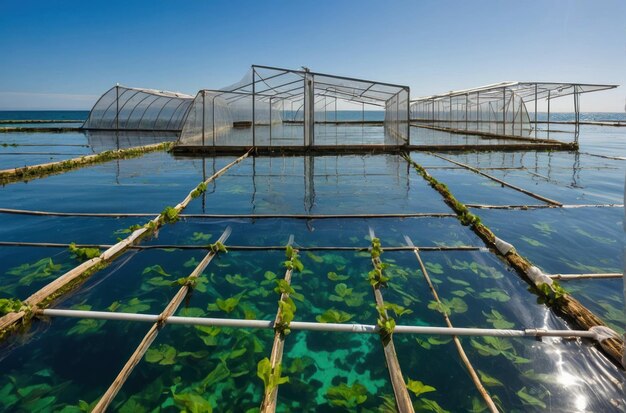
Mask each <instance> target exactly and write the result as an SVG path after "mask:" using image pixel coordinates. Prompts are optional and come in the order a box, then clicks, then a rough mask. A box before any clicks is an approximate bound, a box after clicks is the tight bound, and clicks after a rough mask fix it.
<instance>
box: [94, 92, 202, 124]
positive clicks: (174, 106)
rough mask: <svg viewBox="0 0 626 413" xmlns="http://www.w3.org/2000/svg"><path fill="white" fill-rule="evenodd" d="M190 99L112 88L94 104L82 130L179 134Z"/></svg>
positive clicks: (164, 93)
mask: <svg viewBox="0 0 626 413" xmlns="http://www.w3.org/2000/svg"><path fill="white" fill-rule="evenodd" d="M192 102H193V96H189V95H185V94H182V93H175V92H164V91H158V90H152V89H137V88H129V87H124V86H114V87H112V88H111V89H109V90H108V91H107V92H106V93H105V94H104V95H102V97H100V99H99V100H98V101H97V102H96V104H95V105H94V107H93V109H91V112H90V113H89V117H88V118H87V120H86V121H85V123H84V125H83V128H84V129H95V130H135V131H137V130H144V131H180V130H181V129H182V125H183V121H184V119H185V115H186V114H187V110H188V109H189V106H190V105H191V103H192Z"/></svg>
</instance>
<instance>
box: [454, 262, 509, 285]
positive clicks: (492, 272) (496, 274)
mask: <svg viewBox="0 0 626 413" xmlns="http://www.w3.org/2000/svg"><path fill="white" fill-rule="evenodd" d="M451 267H452V268H453V269H455V270H460V271H466V270H469V271H471V272H473V273H474V274H476V275H478V276H479V277H480V278H490V279H493V280H499V279H500V278H503V277H504V275H502V273H501V272H500V271H499V270H497V269H496V268H494V267H491V266H489V265H483V264H479V263H477V262H468V261H463V260H457V259H455V260H454V264H451Z"/></svg>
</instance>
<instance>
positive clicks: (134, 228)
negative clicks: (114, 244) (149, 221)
mask: <svg viewBox="0 0 626 413" xmlns="http://www.w3.org/2000/svg"><path fill="white" fill-rule="evenodd" d="M142 227H143V226H142V225H139V224H133V225H131V226H130V227H128V228H122V229H118V230H117V231H115V232H114V233H113V234H115V235H126V234H132V233H133V232H135V231H137V230H138V229H140V228H142ZM118 240H121V238H118Z"/></svg>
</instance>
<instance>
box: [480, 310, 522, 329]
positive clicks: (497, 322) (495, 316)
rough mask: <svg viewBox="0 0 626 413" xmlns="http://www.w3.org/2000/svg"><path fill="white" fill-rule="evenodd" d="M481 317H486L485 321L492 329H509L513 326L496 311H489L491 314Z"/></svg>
mask: <svg viewBox="0 0 626 413" xmlns="http://www.w3.org/2000/svg"><path fill="white" fill-rule="evenodd" d="M483 315H484V316H485V317H487V321H488V322H489V323H491V324H492V325H493V327H494V328H499V329H509V328H513V327H514V326H515V324H514V323H511V322H510V321H507V320H506V319H505V318H504V316H503V315H502V314H500V313H499V312H498V311H496V310H493V309H492V310H491V313H485V312H484V311H483Z"/></svg>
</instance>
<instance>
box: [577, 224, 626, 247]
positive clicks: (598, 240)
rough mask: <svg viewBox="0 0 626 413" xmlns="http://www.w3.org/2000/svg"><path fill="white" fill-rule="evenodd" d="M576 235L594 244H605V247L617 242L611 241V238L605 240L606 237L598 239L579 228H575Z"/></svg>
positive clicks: (596, 236)
mask: <svg viewBox="0 0 626 413" xmlns="http://www.w3.org/2000/svg"><path fill="white" fill-rule="evenodd" d="M576 233H577V234H579V235H582V236H583V237H587V238H589V239H591V240H594V241H596V242H599V243H601V244H605V245H611V244H615V243H616V242H617V240H615V239H612V238H606V237H600V236H598V235H593V234H590V233H589V232H587V231H585V230H584V229H581V228H576Z"/></svg>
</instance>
